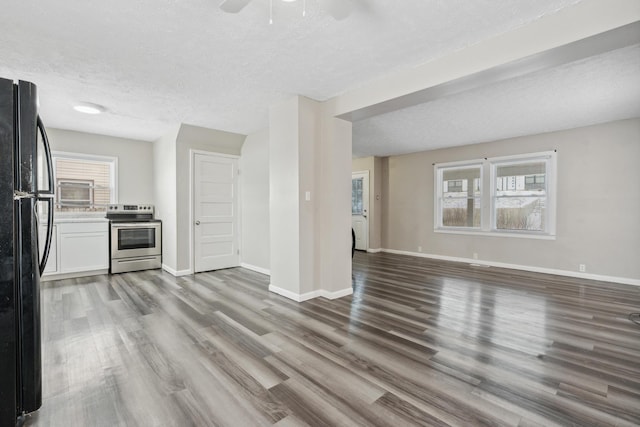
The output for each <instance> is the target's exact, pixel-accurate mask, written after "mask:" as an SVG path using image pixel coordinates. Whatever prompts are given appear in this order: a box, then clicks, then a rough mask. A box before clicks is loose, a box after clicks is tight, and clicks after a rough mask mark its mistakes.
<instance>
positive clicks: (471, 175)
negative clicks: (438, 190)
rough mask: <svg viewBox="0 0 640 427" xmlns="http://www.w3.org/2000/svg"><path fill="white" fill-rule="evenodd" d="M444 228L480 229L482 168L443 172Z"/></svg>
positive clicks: (474, 167) (442, 207)
mask: <svg viewBox="0 0 640 427" xmlns="http://www.w3.org/2000/svg"><path fill="white" fill-rule="evenodd" d="M441 176H442V183H441V185H442V199H441V201H440V206H441V209H442V211H441V212H440V213H441V218H442V226H444V227H477V228H478V227H480V225H481V213H482V200H481V197H482V196H481V188H480V166H471V167H467V168H447V169H444V170H443V171H442V175H441Z"/></svg>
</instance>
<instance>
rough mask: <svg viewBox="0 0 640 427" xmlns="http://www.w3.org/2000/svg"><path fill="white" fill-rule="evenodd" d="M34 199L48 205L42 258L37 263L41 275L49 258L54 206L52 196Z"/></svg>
mask: <svg viewBox="0 0 640 427" xmlns="http://www.w3.org/2000/svg"><path fill="white" fill-rule="evenodd" d="M36 200H38V201H41V202H45V201H46V202H47V205H48V209H47V235H46V237H45V241H44V250H43V251H42V259H41V260H40V263H39V265H38V266H39V268H40V276H42V273H43V272H44V268H45V267H46V266H47V260H48V259H49V252H50V251H51V239H52V237H53V208H54V203H53V197H50V196H49V197H38V198H37V199H36ZM35 206H38V204H37V203H35V204H34V207H35ZM35 214H36V224H37V223H38V219H37V218H38V213H37V212H35Z"/></svg>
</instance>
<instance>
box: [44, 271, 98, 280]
mask: <svg viewBox="0 0 640 427" xmlns="http://www.w3.org/2000/svg"><path fill="white" fill-rule="evenodd" d="M101 274H109V269H108V268H107V269H105V270H90V271H78V272H75V273H60V274H58V273H45V274H44V275H43V276H42V277H40V281H42V282H50V281H53V280H63V279H76V278H78V277H89V276H99V275H101Z"/></svg>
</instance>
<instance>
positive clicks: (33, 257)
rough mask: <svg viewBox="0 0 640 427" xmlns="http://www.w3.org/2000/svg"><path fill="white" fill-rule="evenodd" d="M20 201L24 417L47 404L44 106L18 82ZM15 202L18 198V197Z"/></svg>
mask: <svg viewBox="0 0 640 427" xmlns="http://www.w3.org/2000/svg"><path fill="white" fill-rule="evenodd" d="M17 99H18V120H17V131H18V132H17V135H18V138H17V145H16V152H17V157H16V163H17V165H16V171H17V174H16V175H17V176H16V183H15V187H16V190H18V191H19V194H20V195H21V196H22V197H21V198H19V199H18V200H15V205H14V216H15V218H16V221H15V236H16V248H15V249H16V255H17V260H16V267H17V271H16V274H17V277H18V278H19V280H18V281H17V285H18V286H17V293H18V296H19V304H18V307H19V310H18V323H19V324H18V330H19V331H20V333H19V334H18V341H19V347H18V356H19V357H18V363H19V375H18V382H19V393H18V413H28V412H33V411H35V410H36V409H38V408H39V407H40V406H41V404H42V361H41V348H40V265H39V255H38V228H37V227H38V223H37V219H36V200H37V199H36V197H37V174H36V171H37V141H38V107H37V91H36V86H35V85H34V84H32V83H29V82H23V81H20V82H18V96H17ZM14 198H15V197H14Z"/></svg>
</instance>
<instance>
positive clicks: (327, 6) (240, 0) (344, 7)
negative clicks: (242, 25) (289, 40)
mask: <svg viewBox="0 0 640 427" xmlns="http://www.w3.org/2000/svg"><path fill="white" fill-rule="evenodd" d="M282 1H285V2H293V1H296V0H282ZM249 3H251V0H223V1H222V3H220V9H222V11H224V12H227V13H238V12H240V11H241V10H242V9H244V7H245V6H246V5H248V4H249ZM318 3H320V7H322V9H324V10H325V11H326V12H327V13H328V14H329V15H331V16H332V17H333V18H334V19H336V20H337V21H342V20H343V19H346V18H347V17H348V16H349V15H350V14H351V11H352V9H353V4H352V0H318Z"/></svg>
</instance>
